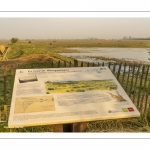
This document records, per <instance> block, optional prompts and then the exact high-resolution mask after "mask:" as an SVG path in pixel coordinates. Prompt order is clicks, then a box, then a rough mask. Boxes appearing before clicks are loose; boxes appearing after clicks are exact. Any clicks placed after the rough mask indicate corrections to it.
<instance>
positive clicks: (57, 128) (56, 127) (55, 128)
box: [52, 124, 63, 132]
mask: <svg viewBox="0 0 150 150" xmlns="http://www.w3.org/2000/svg"><path fill="white" fill-rule="evenodd" d="M52 127H53V132H63V125H62V124H55V125H53V126H52Z"/></svg>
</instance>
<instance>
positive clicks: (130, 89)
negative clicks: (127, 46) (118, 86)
mask: <svg viewBox="0 0 150 150" xmlns="http://www.w3.org/2000/svg"><path fill="white" fill-rule="evenodd" d="M134 72H135V64H133V71H132V79H131V85H130V90H129V97H131V92H132V87H133V79H134Z"/></svg>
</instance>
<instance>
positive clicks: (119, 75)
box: [117, 63, 122, 80]
mask: <svg viewBox="0 0 150 150" xmlns="http://www.w3.org/2000/svg"><path fill="white" fill-rule="evenodd" d="M121 66H122V63H120V64H119V69H118V74H117V80H119V76H120V70H121Z"/></svg>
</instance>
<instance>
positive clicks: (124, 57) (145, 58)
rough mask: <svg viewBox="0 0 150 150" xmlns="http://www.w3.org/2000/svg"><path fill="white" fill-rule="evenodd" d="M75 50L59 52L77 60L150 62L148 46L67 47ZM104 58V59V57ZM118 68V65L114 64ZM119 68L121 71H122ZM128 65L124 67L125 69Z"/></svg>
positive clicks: (96, 62) (91, 61) (127, 68)
mask: <svg viewBox="0 0 150 150" xmlns="http://www.w3.org/2000/svg"><path fill="white" fill-rule="evenodd" d="M69 49H72V50H76V51H77V52H76V53H60V54H61V55H63V56H67V57H70V58H73V59H76V60H78V61H83V62H89V63H95V64H98V63H102V62H104V63H108V62H115V61H116V59H117V60H121V61H131V62H132V61H134V62H136V63H143V64H150V48H149V49H148V48H79V47H78V48H69ZM104 58H105V59H104ZM116 67H117V68H116V70H118V66H116ZM123 68H124V67H122V68H121V72H123ZM128 70H129V67H128V66H127V67H126V71H128Z"/></svg>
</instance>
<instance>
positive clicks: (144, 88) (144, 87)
mask: <svg viewBox="0 0 150 150" xmlns="http://www.w3.org/2000/svg"><path fill="white" fill-rule="evenodd" d="M148 72H149V66H148V67H147V70H146V75H145V80H144V85H143V89H142V90H143V93H142V97H141V105H140V109H141V110H142V107H143V100H144V96H145V94H146V82H147V77H148Z"/></svg>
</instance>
